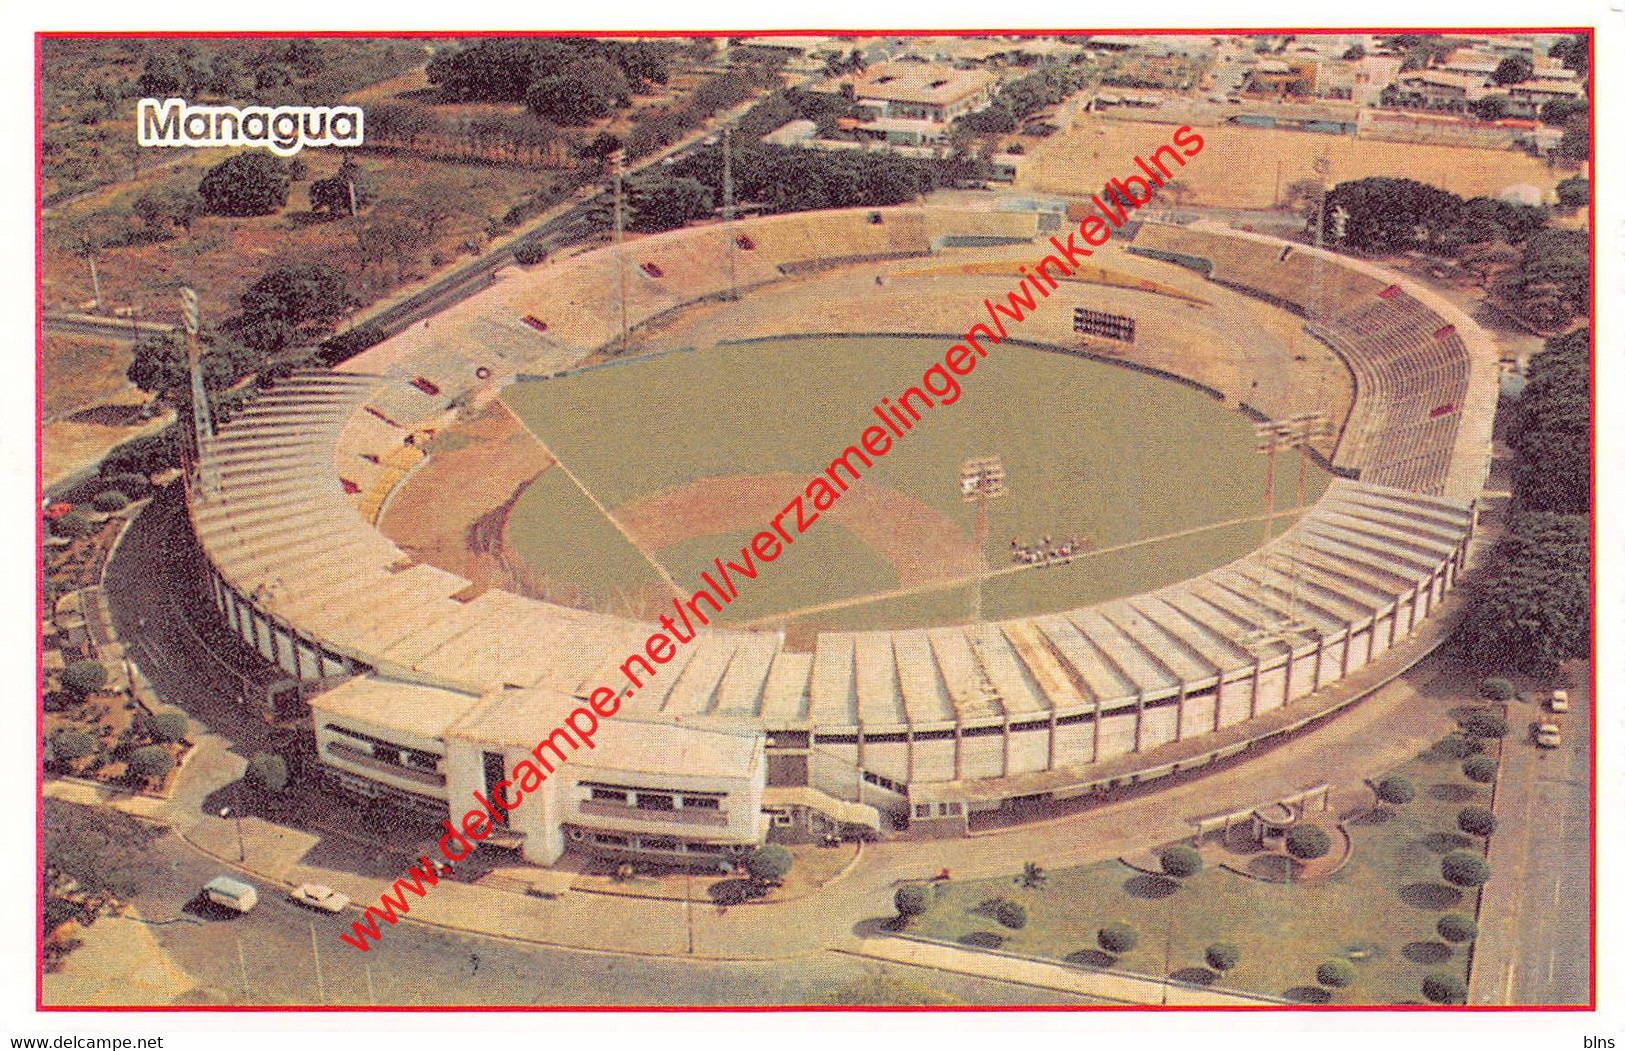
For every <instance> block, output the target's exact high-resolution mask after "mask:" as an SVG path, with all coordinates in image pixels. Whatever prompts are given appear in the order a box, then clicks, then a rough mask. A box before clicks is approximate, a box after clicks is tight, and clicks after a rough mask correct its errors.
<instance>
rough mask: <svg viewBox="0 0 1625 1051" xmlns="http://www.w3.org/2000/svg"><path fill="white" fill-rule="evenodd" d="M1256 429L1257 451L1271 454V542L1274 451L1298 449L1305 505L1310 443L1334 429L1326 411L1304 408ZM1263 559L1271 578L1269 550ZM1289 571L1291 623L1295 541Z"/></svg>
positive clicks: (1267, 511)
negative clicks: (1293, 414)
mask: <svg viewBox="0 0 1625 1051" xmlns="http://www.w3.org/2000/svg"><path fill="white" fill-rule="evenodd" d="M1253 433H1254V434H1256V435H1257V436H1258V439H1259V445H1258V451H1259V452H1261V453H1263V454H1264V455H1265V456H1266V457H1267V458H1268V467H1267V468H1266V473H1265V476H1264V543H1265V545H1268V544H1269V542H1270V536H1271V534H1272V532H1273V529H1272V527H1273V525H1274V515H1275V454H1276V453H1277V452H1281V451H1284V450H1289V449H1296V450H1298V503H1297V506H1298V507H1299V508H1302V507H1303V501H1304V490H1305V487H1306V485H1307V483H1308V475H1309V446H1310V444H1311V443H1312V442H1313V441H1314V439H1316V438H1323V437H1326V436H1328V435H1330V434H1331V433H1332V428H1331V423H1330V421H1329V420H1327V418H1326V415H1325V413H1320V412H1302V413H1298V414H1297V415H1295V416H1289V417H1287V418H1286V419H1283V420H1267V421H1265V422H1264V423H1259V424H1255V425H1254V427H1253ZM1261 557H1262V558H1263V559H1264V567H1265V574H1266V576H1265V579H1266V580H1268V574H1269V571H1270V565H1271V563H1270V557H1269V555H1268V554H1267V553H1263V554H1261ZM1286 557H1287V573H1288V577H1289V579H1290V581H1291V589H1292V590H1291V596H1292V597H1291V602H1290V605H1289V606H1288V609H1287V620H1288V622H1289V623H1291V622H1294V621H1296V619H1297V612H1298V561H1297V557H1296V542H1295V541H1293V542H1291V543H1288V544H1287V545H1286Z"/></svg>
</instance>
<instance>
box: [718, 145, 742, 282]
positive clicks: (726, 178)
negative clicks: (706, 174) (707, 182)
mask: <svg viewBox="0 0 1625 1051" xmlns="http://www.w3.org/2000/svg"><path fill="white" fill-rule="evenodd" d="M733 131H734V129H733V125H732V124H731V123H730V124H724V125H723V126H722V228H723V230H724V231H725V232H726V234H727V237H728V298H729V300H734V299H738V298H739V268H738V264H737V260H736V258H735V253H736V252H738V251H739V234H738V233H737V232H736V231H735V230H734V166H733Z"/></svg>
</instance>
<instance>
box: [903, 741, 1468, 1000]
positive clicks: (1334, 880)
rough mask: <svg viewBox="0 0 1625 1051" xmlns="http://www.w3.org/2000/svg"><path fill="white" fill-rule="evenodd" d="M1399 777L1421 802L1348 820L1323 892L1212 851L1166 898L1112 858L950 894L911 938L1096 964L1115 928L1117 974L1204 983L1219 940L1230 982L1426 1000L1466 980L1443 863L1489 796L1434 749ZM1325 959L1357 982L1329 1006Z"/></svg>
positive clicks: (957, 888)
mask: <svg viewBox="0 0 1625 1051" xmlns="http://www.w3.org/2000/svg"><path fill="white" fill-rule="evenodd" d="M1394 773H1397V774H1401V775H1403V776H1405V777H1407V778H1409V779H1410V780H1411V782H1412V783H1413V784H1414V785H1415V786H1416V798H1415V799H1414V800H1412V801H1411V802H1410V803H1409V804H1408V805H1406V806H1404V807H1401V808H1399V809H1398V810H1397V811H1396V812H1393V813H1392V814H1391V815H1387V816H1384V815H1381V814H1377V815H1367V816H1365V817H1363V818H1356V819H1353V820H1351V821H1349V822H1348V823H1347V828H1348V831H1349V833H1350V835H1351V837H1352V839H1353V843H1354V853H1353V856H1352V858H1351V859H1350V861H1349V863H1348V864H1347V865H1346V866H1344V867H1343V868H1342V869H1341V870H1340V871H1338V872H1337V873H1335V874H1333V875H1331V876H1329V877H1327V878H1326V879H1324V880H1322V881H1320V882H1318V883H1314V884H1297V885H1293V886H1287V885H1284V884H1275V883H1266V882H1263V881H1261V880H1256V879H1251V878H1248V877H1246V876H1242V875H1239V874H1238V873H1235V872H1231V871H1228V870H1225V869H1221V868H1218V867H1217V866H1216V865H1215V864H1214V862H1213V859H1212V857H1211V856H1210V857H1209V864H1208V867H1206V868H1205V869H1204V870H1203V871H1202V872H1201V873H1199V874H1198V875H1196V876H1194V877H1192V878H1190V879H1187V880H1185V881H1184V886H1182V887H1179V888H1177V889H1171V886H1170V883H1169V882H1168V881H1164V880H1161V879H1159V878H1158V877H1151V876H1146V875H1145V874H1143V873H1140V872H1138V871H1136V870H1135V869H1133V868H1130V867H1129V866H1127V865H1125V864H1123V863H1122V862H1119V861H1110V862H1103V863H1100V864H1096V865H1090V866H1087V867H1083V868H1071V869H1061V870H1056V871H1052V872H1049V873H1047V876H1048V878H1047V880H1046V881H1045V882H1044V883H1043V885H1042V886H1041V887H1040V888H1038V889H1036V890H1028V889H1025V888H1023V887H1021V886H1020V885H1018V884H1017V883H1016V882H1015V881H1014V880H983V881H975V882H966V883H952V884H947V885H944V886H942V887H941V888H940V889H939V891H938V893H937V895H936V897H935V900H934V901H933V902H932V904H931V907H930V908H929V910H928V911H927V912H926V914H925V915H924V916H923V917H921V918H920V919H919V920H917V921H916V922H915V924H914V925H913V927H912V928H911V929H912V931H913V932H914V933H916V934H919V935H921V936H924V937H928V938H936V939H941V940H944V941H949V942H961V943H964V944H969V945H981V946H983V947H998V948H1001V949H1003V950H1005V951H1008V952H1015V953H1019V954H1022V955H1027V956H1036V957H1050V958H1061V959H1070V960H1072V961H1073V962H1075V963H1083V964H1090V965H1094V966H1102V965H1105V964H1107V963H1109V962H1110V958H1109V957H1108V956H1106V954H1105V953H1103V952H1101V951H1100V947H1099V946H1098V944H1097V943H1096V933H1097V931H1098V930H1099V929H1100V928H1101V927H1103V926H1105V925H1106V924H1108V923H1112V922H1123V923H1127V924H1129V925H1130V926H1132V927H1134V928H1135V930H1136V931H1138V932H1139V944H1138V945H1137V946H1136V947H1135V948H1134V949H1132V950H1130V951H1128V952H1125V953H1123V954H1122V955H1121V956H1120V957H1119V958H1118V959H1117V961H1116V963H1117V965H1118V966H1120V967H1121V968H1123V969H1125V970H1130V971H1137V972H1140V973H1144V974H1152V975H1162V974H1171V975H1174V976H1175V977H1178V978H1180V979H1183V980H1186V981H1196V982H1204V981H1211V980H1213V978H1214V975H1213V974H1212V972H1209V971H1207V969H1206V967H1205V965H1204V962H1203V953H1204V950H1205V949H1206V947H1207V946H1208V945H1211V944H1213V943H1215V942H1221V941H1223V942H1230V943H1232V944H1234V945H1236V946H1238V947H1239V948H1240V949H1241V963H1240V965H1239V966H1238V967H1236V969H1235V970H1234V971H1232V972H1231V973H1230V974H1229V975H1228V976H1227V977H1226V978H1225V979H1223V981H1222V984H1224V985H1226V986H1230V987H1233V988H1238V989H1244V990H1251V991H1255V992H1259V993H1264V994H1267V995H1270V996H1285V997H1288V998H1291V999H1300V998H1301V999H1306V1000H1312V1001H1314V1002H1330V1003H1370V1004H1387V1003H1408V1002H1425V1001H1423V998H1422V995H1421V986H1422V979H1423V977H1424V976H1425V975H1427V974H1430V973H1433V972H1436V971H1440V972H1447V973H1451V974H1454V975H1456V976H1457V977H1458V978H1460V979H1461V980H1462V981H1463V982H1464V983H1465V981H1466V977H1467V962H1468V951H1467V950H1468V947H1467V946H1455V947H1452V946H1450V945H1448V944H1446V943H1445V942H1444V941H1443V940H1442V939H1440V937H1439V936H1438V934H1437V932H1436V931H1435V924H1436V923H1437V922H1438V920H1439V917H1441V916H1443V915H1445V914H1446V913H1452V912H1457V913H1464V914H1466V915H1469V916H1470V915H1472V914H1473V913H1474V911H1475V910H1476V907H1477V892H1476V891H1471V890H1469V891H1466V892H1463V891H1459V890H1457V889H1455V888H1453V887H1450V886H1449V885H1448V884H1446V883H1444V882H1443V881H1442V880H1441V879H1440V876H1439V859H1440V857H1441V856H1442V855H1443V854H1445V853H1447V852H1449V851H1452V850H1461V849H1466V850H1474V851H1476V850H1478V849H1479V846H1480V843H1479V841H1477V840H1472V839H1469V837H1467V836H1465V835H1463V834H1461V833H1460V832H1458V831H1457V830H1456V815H1457V813H1458V812H1459V811H1460V810H1461V809H1462V807H1464V806H1467V805H1469V804H1473V803H1476V804H1478V805H1482V806H1487V805H1488V803H1489V797H1490V789H1489V786H1487V785H1477V784H1474V783H1472V782H1470V781H1468V780H1466V778H1464V777H1463V776H1462V775H1461V763H1460V760H1459V759H1455V758H1451V757H1450V756H1449V755H1448V754H1447V752H1446V751H1441V750H1439V749H1437V748H1436V749H1434V750H1430V751H1429V752H1427V753H1424V754H1423V755H1421V756H1418V757H1417V758H1415V759H1413V760H1411V761H1410V762H1408V763H1406V764H1404V765H1403V766H1401V767H1399V768H1398V769H1397V770H1396V771H1394ZM1011 860H1012V862H1014V861H1017V860H1019V859H1011ZM998 897H1004V898H1008V899H1010V900H1014V901H1018V902H1020V903H1021V904H1023V905H1024V906H1026V908H1027V912H1028V923H1027V925H1026V927H1025V928H1023V929H1022V930H1019V931H1010V930H1006V929H1004V928H1002V927H1000V926H999V924H998V923H997V921H996V920H994V919H993V916H992V911H993V910H992V908H991V907H990V906H988V905H987V904H986V903H988V902H989V901H990V900H991V899H994V898H998ZM1333 959H1342V960H1347V961H1349V962H1350V963H1351V964H1352V965H1353V967H1354V970H1355V973H1356V978H1355V981H1354V983H1353V985H1351V986H1350V987H1349V988H1347V989H1343V990H1339V991H1336V992H1331V993H1330V994H1329V999H1327V998H1326V997H1327V995H1328V994H1326V993H1323V992H1322V991H1321V990H1320V989H1319V988H1318V986H1317V985H1316V982H1315V970H1316V968H1317V967H1318V966H1319V965H1320V964H1321V963H1323V962H1325V961H1327V960H1333Z"/></svg>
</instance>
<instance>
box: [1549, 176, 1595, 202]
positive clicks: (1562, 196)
mask: <svg viewBox="0 0 1625 1051" xmlns="http://www.w3.org/2000/svg"><path fill="white" fill-rule="evenodd" d="M1557 203H1558V204H1560V205H1562V206H1563V207H1564V208H1571V209H1572V208H1584V207H1585V206H1586V205H1588V204H1590V203H1591V181H1590V180H1589V179H1587V178H1586V177H1585V176H1583V175H1575V176H1573V177H1571V178H1568V179H1564V180H1563V181H1562V182H1560V183H1558V184H1557Z"/></svg>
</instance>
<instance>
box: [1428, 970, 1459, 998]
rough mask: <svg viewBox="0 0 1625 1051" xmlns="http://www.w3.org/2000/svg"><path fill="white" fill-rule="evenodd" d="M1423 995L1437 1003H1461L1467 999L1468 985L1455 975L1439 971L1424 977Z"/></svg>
mask: <svg viewBox="0 0 1625 1051" xmlns="http://www.w3.org/2000/svg"><path fill="white" fill-rule="evenodd" d="M1422 995H1423V996H1425V997H1427V998H1428V999H1429V1000H1432V1001H1433V1002H1434V1003H1436V1004H1459V1003H1461V1002H1462V1001H1464V1000H1466V999H1467V987H1466V986H1465V985H1462V984H1461V979H1460V978H1457V977H1456V976H1455V975H1453V974H1445V973H1444V972H1442V971H1439V972H1436V973H1434V974H1430V975H1428V976H1427V977H1426V978H1423V979H1422Z"/></svg>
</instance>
